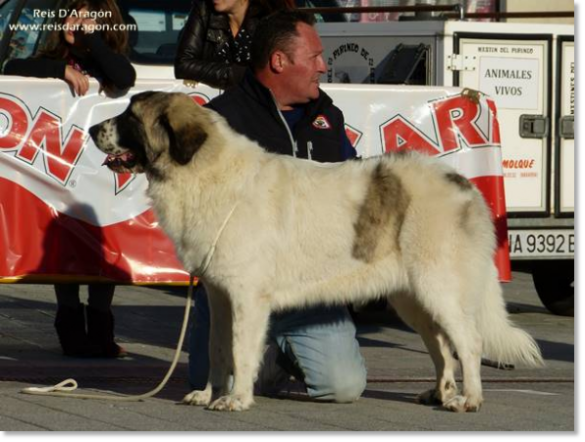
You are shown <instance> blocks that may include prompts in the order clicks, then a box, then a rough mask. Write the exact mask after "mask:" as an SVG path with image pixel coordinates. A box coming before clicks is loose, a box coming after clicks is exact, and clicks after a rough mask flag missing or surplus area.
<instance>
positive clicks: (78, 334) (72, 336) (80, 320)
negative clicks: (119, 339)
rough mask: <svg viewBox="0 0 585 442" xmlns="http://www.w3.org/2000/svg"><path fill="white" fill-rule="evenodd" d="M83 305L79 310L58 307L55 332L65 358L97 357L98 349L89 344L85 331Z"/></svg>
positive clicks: (80, 305) (62, 306)
mask: <svg viewBox="0 0 585 442" xmlns="http://www.w3.org/2000/svg"><path fill="white" fill-rule="evenodd" d="M83 307H84V306H83V304H79V306H78V307H77V308H74V307H69V306H64V305H57V315H56V316H55V330H56V331H57V336H58V337H59V343H60V344H61V348H62V349H63V354H64V355H65V356H72V357H81V358H87V357H92V356H95V354H96V352H97V350H98V349H97V348H96V347H95V346H93V345H91V343H90V342H89V339H88V336H87V333H86V331H85V313H84V308H83Z"/></svg>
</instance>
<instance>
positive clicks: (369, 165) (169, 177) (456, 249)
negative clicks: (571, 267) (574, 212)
mask: <svg viewBox="0 0 585 442" xmlns="http://www.w3.org/2000/svg"><path fill="white" fill-rule="evenodd" d="M91 134H92V137H93V139H94V141H95V142H96V145H97V146H98V147H99V148H100V149H101V150H102V151H103V152H105V153H108V154H109V156H108V159H107V164H108V166H109V167H110V168H111V169H113V170H115V171H118V172H125V171H129V170H130V171H133V172H146V174H147V176H148V180H149V188H148V195H149V196H150V197H151V198H152V202H153V206H154V209H155V211H156V214H157V216H158V219H159V220H160V224H161V226H162V228H163V229H164V230H165V231H166V233H167V234H168V235H169V236H170V238H171V239H172V240H173V241H174V244H175V247H176V252H177V254H178V256H179V257H180V259H181V260H182V262H183V264H184V265H185V268H186V269H188V270H189V271H195V272H196V271H200V272H201V271H203V270H204V273H203V274H201V275H200V276H201V280H202V282H203V284H204V285H205V288H206V289H207V292H208V295H209V301H210V305H211V312H212V328H211V344H210V348H211V354H210V358H211V372H210V383H209V385H208V387H207V388H206V389H205V391H194V392H192V393H190V394H189V395H188V396H187V397H186V398H185V401H186V402H188V403H191V404H197V405H208V406H209V408H211V409H215V410H246V409H247V408H249V407H250V406H251V405H252V403H253V382H254V379H255V376H256V374H257V371H258V369H259V364H260V361H261V356H262V351H263V346H264V341H265V336H266V328H267V324H268V317H269V314H270V312H272V311H275V310H281V309H284V308H287V307H299V306H304V305H312V304H316V303H330V304H331V303H333V304H344V303H348V302H355V301H358V302H363V301H367V300H369V299H373V298H379V297H388V299H389V300H390V302H391V304H392V305H393V306H394V307H395V309H396V311H397V312H398V314H399V315H400V317H401V318H402V319H403V320H404V321H405V322H406V323H407V324H409V325H410V326H411V327H412V328H413V329H415V330H416V331H417V332H418V333H419V334H420V335H421V336H422V338H423V341H424V343H425V345H426V346H427V348H428V351H429V354H430V356H431V358H432V360H433V362H434V364H435V368H436V372H437V382H436V386H435V388H434V389H432V390H430V391H427V392H425V393H423V394H421V395H420V396H419V400H420V401H421V402H424V403H437V402H438V403H440V404H442V405H443V406H444V407H446V408H447V409H450V410H454V411H477V410H478V409H479V408H480V406H481V404H482V401H483V397H482V386H481V379H480V363H481V357H482V354H483V355H485V356H486V357H488V358H491V359H494V360H496V361H502V362H509V363H525V364H527V365H533V366H537V365H540V364H541V363H542V358H541V355H540V351H539V349H538V346H537V345H536V343H535V342H534V340H533V339H532V338H531V337H530V336H529V335H528V334H527V333H525V332H524V331H522V330H520V329H519V328H516V327H514V326H513V325H512V324H511V323H510V321H509V319H508V316H507V313H506V309H505V303H504V300H503V297H502V291H501V287H500V284H499V282H498V275H497V270H496V267H495V265H494V261H493V257H494V249H495V235H494V228H493V224H492V221H491V219H490V215H489V211H488V208H487V207H486V204H485V202H484V200H483V198H482V196H481V194H480V193H479V192H478V191H477V190H476V189H475V187H474V186H472V185H471V184H469V182H468V181H467V180H466V179H465V178H463V177H461V176H460V175H458V174H457V173H456V172H455V171H454V170H452V169H450V168H448V167H446V166H445V165H443V164H441V163H440V162H438V161H436V160H434V159H432V158H428V157H425V156H422V155H419V154H389V155H384V156H380V157H376V158H370V159H366V160H361V161H349V162H345V163H341V164H319V163H315V162H311V161H305V160H298V159H294V158H290V157H286V156H281V155H274V154H270V153H267V152H266V151H265V150H263V149H262V148H261V147H259V146H258V145H257V144H256V143H254V142H252V141H250V140H248V139H247V138H246V137H244V136H242V135H239V134H236V133H235V132H234V131H233V130H231V129H230V127H229V126H228V125H227V123H226V122H225V120H224V119H223V118H222V117H220V116H219V115H217V114H216V113H214V112H213V111H211V110H207V109H204V108H201V107H200V106H198V105H196V104H195V103H194V102H193V101H192V100H191V99H190V98H189V97H187V96H186V95H182V94H165V93H160V92H156V93H155V92H148V93H143V94H140V95H138V96H136V97H134V98H133V99H132V102H131V104H130V106H129V107H128V109H127V110H126V112H124V113H123V114H121V115H120V116H118V117H116V118H113V119H111V120H107V121H105V122H104V123H101V124H100V125H97V126H94V127H93V128H92V129H91ZM206 261H208V265H207V263H206ZM454 351H455V352H456V353H457V355H458V357H459V359H460V363H461V366H462V372H463V391H462V392H459V391H458V389H457V385H456V382H455V371H456V365H457V364H456V360H455V359H454V357H453V352H454ZM232 373H233V375H234V385H233V388H232V389H231V390H230V391H228V378H229V376H230V374H232Z"/></svg>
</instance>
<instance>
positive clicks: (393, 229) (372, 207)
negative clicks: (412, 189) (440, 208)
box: [353, 163, 410, 262]
mask: <svg viewBox="0 0 585 442" xmlns="http://www.w3.org/2000/svg"><path fill="white" fill-rule="evenodd" d="M389 201H391V203H389ZM409 203H410V196H409V195H408V194H407V193H406V191H405V189H404V186H403V185H402V182H401V181H400V178H399V177H398V176H396V174H395V173H393V172H392V171H391V170H390V168H389V167H388V166H386V165H384V164H383V163H380V164H378V166H377V167H376V168H375V169H374V172H373V173H372V177H371V181H370V185H369V187H368V191H367V194H366V197H365V199H364V202H363V204H362V207H361V209H360V212H359V215H358V219H357V222H356V223H355V225H354V230H355V240H354V244H353V257H354V258H356V259H359V260H362V261H365V262H372V261H374V260H375V259H376V258H377V257H381V256H384V255H386V254H387V253H389V252H391V251H392V250H399V249H400V246H399V243H398V238H399V236H400V230H401V228H402V223H403V222H404V217H405V214H406V210H407V208H408V205H409Z"/></svg>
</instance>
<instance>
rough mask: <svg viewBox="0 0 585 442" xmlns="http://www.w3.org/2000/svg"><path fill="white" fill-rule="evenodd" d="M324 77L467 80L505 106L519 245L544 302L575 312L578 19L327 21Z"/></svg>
mask: <svg viewBox="0 0 585 442" xmlns="http://www.w3.org/2000/svg"><path fill="white" fill-rule="evenodd" d="M319 33H320V35H321V37H322V40H323V45H324V48H325V53H324V58H325V61H326V63H327V65H328V71H327V73H326V74H325V75H324V76H323V79H322V80H323V82H329V83H376V84H411V85H413V84H418V85H442V86H461V87H467V88H471V89H475V90H478V91H481V92H482V93H485V94H487V95H489V96H490V97H491V98H493V99H494V100H495V102H496V105H497V112H498V120H499V125H500V128H499V129H500V134H501V143H502V155H503V164H502V166H503V170H504V181H505V194H506V207H507V214H508V228H509V236H508V240H509V250H510V255H511V259H512V260H513V261H512V262H513V264H514V265H515V266H517V267H519V268H524V269H527V270H529V271H531V272H532V275H533V279H534V283H535V287H536V290H537V292H538V295H539V297H540V298H541V300H542V302H543V303H544V305H545V306H546V307H547V308H548V309H549V310H551V311H552V312H554V313H558V314H572V310H573V296H574V295H573V292H574V285H573V284H574V252H575V233H574V211H575V161H574V160H575V142H574V129H573V121H574V114H575V43H574V27H573V26H572V25H552V24H518V23H487V22H481V23H480V22H465V21H441V20H433V21H404V22H387V23H380V22H377V23H320V24H319Z"/></svg>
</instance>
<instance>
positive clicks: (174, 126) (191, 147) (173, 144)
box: [159, 106, 208, 166]
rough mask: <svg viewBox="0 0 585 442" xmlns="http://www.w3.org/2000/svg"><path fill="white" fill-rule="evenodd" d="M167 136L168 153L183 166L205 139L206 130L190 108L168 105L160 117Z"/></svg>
mask: <svg viewBox="0 0 585 442" xmlns="http://www.w3.org/2000/svg"><path fill="white" fill-rule="evenodd" d="M159 121H160V124H161V125H162V126H163V127H164V128H165V130H166V131H167V134H168V137H169V154H170V155H171V158H172V159H173V160H174V161H176V162H177V163H179V164H180V165H182V166H184V165H185V164H187V163H189V161H191V158H193V155H195V153H197V151H198V150H199V148H200V147H201V146H202V145H203V143H205V141H206V140H207V137H208V135H207V132H206V131H205V129H204V128H203V127H201V124H198V122H197V120H196V119H195V118H192V115H190V109H189V108H187V109H184V108H179V107H178V106H169V108H168V109H167V111H166V112H164V113H163V114H162V115H161V117H160V119H159Z"/></svg>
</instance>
